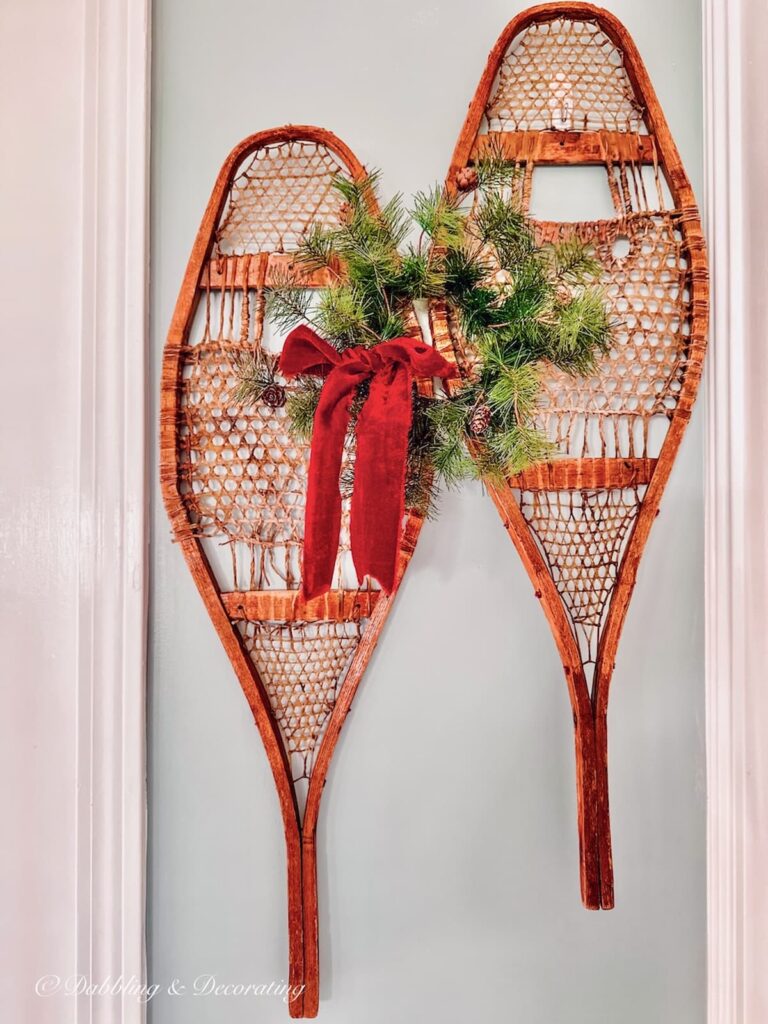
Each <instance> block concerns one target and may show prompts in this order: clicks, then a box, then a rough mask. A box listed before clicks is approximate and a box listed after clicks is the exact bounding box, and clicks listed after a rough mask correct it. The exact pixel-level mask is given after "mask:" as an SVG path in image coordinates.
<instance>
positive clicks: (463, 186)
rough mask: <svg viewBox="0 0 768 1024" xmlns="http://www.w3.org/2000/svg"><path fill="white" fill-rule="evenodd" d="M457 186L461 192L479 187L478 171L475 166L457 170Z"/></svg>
mask: <svg viewBox="0 0 768 1024" xmlns="http://www.w3.org/2000/svg"><path fill="white" fill-rule="evenodd" d="M456 188H457V189H458V190H459V192H471V191H472V189H474V188H477V171H476V170H475V168H474V167H462V168H461V169H460V170H458V171H456Z"/></svg>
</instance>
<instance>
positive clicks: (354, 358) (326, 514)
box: [280, 325, 455, 598]
mask: <svg viewBox="0 0 768 1024" xmlns="http://www.w3.org/2000/svg"><path fill="white" fill-rule="evenodd" d="M280 370H281V372H282V373H283V374H284V375H285V376H286V377H295V376H296V375H297V374H311V375H313V376H318V377H325V378H326V381H325V384H324V385H323V389H322V391H321V392H320V401H319V403H318V406H317V411H316V412H315V421H314V427H313V430H312V450H311V454H310V460H309V480H308V484H307V503H306V510H305V521H304V566H303V571H302V580H303V583H302V587H303V591H304V596H305V597H306V598H312V597H317V596H318V595H319V594H323V593H325V591H327V590H329V589H330V586H331V583H332V581H333V567H334V565H335V562H336V553H337V551H338V547H339V531H340V529H341V493H340V491H339V474H340V472H341V460H342V455H343V451H344V439H345V437H346V435H347V430H348V427H349V418H350V412H351V408H352V402H353V400H354V398H355V394H356V391H357V387H358V385H359V384H361V383H362V382H363V381H365V380H370V382H371V385H370V390H369V393H368V398H367V400H366V402H365V404H364V405H363V408H362V409H361V411H360V414H359V416H358V418H357V427H356V437H357V447H356V460H355V482H354V488H353V493H352V507H351V517H350V539H351V548H352V560H353V562H354V565H355V570H356V572H357V575H358V578H359V579H360V580H361V581H362V579H363V577H364V576H366V575H368V576H372V577H373V578H375V579H377V580H378V581H379V583H380V584H381V587H382V589H383V590H384V591H386V593H391V591H392V588H393V586H394V582H395V572H396V568H397V555H398V551H399V548H400V533H401V530H402V525H403V515H404V512H405V493H404V492H405V470H406V458H407V454H408V432H409V431H410V427H411V416H412V394H411V388H412V384H413V378H414V376H418V377H443V378H447V377H452V376H454V375H455V370H454V368H453V367H452V366H451V365H450V363H448V362H446V360H445V359H443V357H442V356H441V355H440V354H439V353H438V352H436V351H435V349H433V348H430V346H429V345H426V344H425V343H424V342H423V341H417V340H416V339H414V338H395V339H394V340H393V341H385V342H382V343H381V344H379V345H376V346H375V347H374V348H361V347H360V348H349V349H346V350H345V351H344V352H338V351H337V350H336V349H335V348H332V347H331V345H329V344H328V342H326V341H324V340H323V339H322V338H321V337H320V336H319V335H318V334H316V333H315V331H313V330H312V329H311V328H310V327H305V326H303V325H302V326H300V327H296V328H295V329H294V330H292V331H291V333H290V334H289V335H288V337H287V338H286V339H285V345H284V346H283V351H282V354H281V356H280Z"/></svg>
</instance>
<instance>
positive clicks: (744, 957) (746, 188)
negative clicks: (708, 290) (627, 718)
mask: <svg viewBox="0 0 768 1024" xmlns="http://www.w3.org/2000/svg"><path fill="white" fill-rule="evenodd" d="M759 6H760V5H753V4H750V3H749V0H728V2H725V0H705V2H704V111H705V140H706V141H705V170H706V212H707V226H708V234H709V240H710V251H711V254H712V326H711V331H712V345H711V350H710V355H709V359H708V365H707V383H708V396H707V479H706V637H707V640H706V643H707V650H706V662H707V681H706V708H707V793H708V813H707V861H708V866H707V915H708V965H707V966H708V999H707V1004H708V1021H709V1024H763V1022H764V1021H765V1020H766V1019H768V975H767V974H766V972H765V962H766V960H768V924H767V923H766V920H765V915H766V913H767V912H768V898H767V896H766V891H767V890H768V884H767V883H768V878H766V867H765V865H766V864H768V849H767V848H766V835H767V834H768V830H767V829H766V822H768V791H767V789H766V781H765V780H766V774H767V773H768V765H767V764H766V758H765V754H764V753H761V747H762V745H763V744H764V737H765V736H766V735H767V734H768V697H767V696H766V692H765V682H764V677H765V664H766V660H767V659H768V641H767V640H766V626H765V623H766V621H768V571H767V569H766V566H768V557H766V541H765V518H764V517H765V509H766V499H768V474H767V473H766V470H765V454H764V453H765V444H766V438H767V435H768V430H767V429H766V426H765V424H764V413H763V411H762V409H763V407H764V393H765V386H766V384H765V380H766V375H765V358H764V357H763V356H761V350H762V349H763V348H764V347H765V340H764V317H765V311H766V310H765V298H764V296H765V292H766V283H765V280H764V279H763V280H761V276H762V275H764V267H765V264H766V245H765V237H766V236H765V232H764V228H765V226H766V221H767V220H768V213H767V212H766V210H765V207H766V204H765V196H764V189H763V188H762V185H761V183H758V181H757V180H756V179H751V176H750V173H749V171H750V167H752V166H755V167H760V166H763V167H764V166H765V164H764V161H765V159H766V156H767V155H768V146H766V144H765V142H764V141H763V139H764V132H765V121H766V117H765V115H762V114H761V113H760V106H761V104H762V97H763V96H764V92H765V88H766V86H768V81H766V64H765V50H764V47H763V51H762V55H761V54H760V40H761V39H764V38H765V34H764V33H765V29H766V28H768V14H766V13H762V14H761V13H760V11H759V10H758V9H757V8H758V7H759ZM761 19H762V21H763V26H762V28H761V26H760V25H759V24H758V23H757V22H759V21H760V20H761ZM747 30H749V31H748V33H747ZM753 48H754V49H753ZM753 77H757V78H758V79H761V80H762V81H761V93H760V95H759V96H757V95H755V93H754V88H753V85H754V83H751V82H750V80H751V78H753ZM756 119H757V122H758V123H756ZM760 120H762V121H763V128H762V132H763V134H762V135H761V125H760V123H759V121H760ZM758 177H759V176H758ZM761 219H762V229H760V228H755V223H756V222H760V221H761ZM750 275H754V277H753V279H751V277H750Z"/></svg>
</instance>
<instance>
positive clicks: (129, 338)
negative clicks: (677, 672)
mask: <svg viewBox="0 0 768 1024" xmlns="http://www.w3.org/2000/svg"><path fill="white" fill-rule="evenodd" d="M757 7H758V4H757V3H752V2H750V0H703V9H704V40H703V45H704V80H705V94H704V96H705V121H706V147H705V169H706V198H705V206H706V220H707V227H708V237H709V243H710V255H711V265H712V279H713V286H712V298H713V304H712V314H713V315H712V345H711V349H710V353H709V356H708V362H707V382H708V401H707V441H708V443H707V488H706V521H707V527H706V581H707V582H706V632H707V684H706V708H707V787H708V814H707V856H708V884H707V893H708V895H707V898H708V951H709V953H708V978H709V980H708V1008H709V1009H708V1018H709V1024H763V1022H764V1021H765V1020H768V972H766V971H765V970H764V965H765V963H766V962H768V920H767V919H768V884H767V883H768V878H767V877H766V875H767V873H768V869H766V866H765V865H766V864H768V848H766V835H765V832H766V824H765V823H766V821H768V815H767V814H766V806H765V803H766V796H765V792H766V783H765V777H766V759H765V758H764V757H763V760H762V763H761V761H760V753H759V738H760V737H761V736H762V737H764V736H768V688H764V687H763V685H762V684H763V674H764V671H765V665H766V663H768V657H767V656H766V655H768V644H767V643H766V635H767V634H768V593H767V592H768V585H767V584H768V579H767V577H768V559H767V558H766V557H765V555H766V551H765V541H764V539H763V536H762V532H763V530H764V515H765V510H766V509H768V486H767V483H768V472H766V470H765V465H766V460H765V455H764V453H765V451H766V447H767V445H766V442H768V436H766V435H767V434H768V431H767V430H766V427H765V426H764V425H763V424H762V421H761V419H760V416H759V410H760V402H761V399H762V397H763V392H764V391H765V390H766V385H767V384H768V377H766V375H765V374H763V380H762V386H761V382H760V374H759V373H758V372H757V371H758V370H760V369H763V370H764V369H765V367H764V362H763V360H762V359H761V357H760V354H759V348H760V346H761V345H762V336H761V332H760V330H759V324H760V319H759V318H760V316H765V315H766V313H768V310H766V309H765V304H766V299H765V293H768V281H765V282H764V283H763V284H762V287H760V282H757V283H756V285H755V287H750V284H751V282H750V278H749V271H750V268H751V267H755V266H760V265H764V264H765V241H764V239H765V237H766V233H768V225H766V232H764V233H763V234H762V237H761V236H760V233H759V232H750V231H749V230H748V227H749V223H748V221H747V211H749V217H750V218H754V217H755V216H756V213H759V212H760V206H759V203H760V202H762V203H763V206H765V205H766V204H765V202H764V200H763V198H762V196H761V194H760V192H759V190H758V188H757V185H758V182H754V181H753V179H750V177H749V174H748V167H747V165H746V163H745V160H746V144H747V139H749V145H750V153H751V155H754V149H753V148H752V147H753V146H755V145H757V144H759V143H757V142H756V141H755V140H756V138H757V137H758V136H759V134H760V132H759V131H757V130H756V129H757V125H756V123H755V121H754V119H752V120H751V121H750V122H749V123H750V127H751V129H753V131H752V132H750V134H748V135H747V134H746V133H745V131H744V126H745V125H746V123H747V121H746V120H745V118H746V116H747V111H748V110H750V108H754V110H752V114H755V113H759V102H760V100H761V97H762V96H764V95H765V94H766V92H768V60H767V59H766V55H765V54H763V55H760V54H759V53H758V52H757V46H758V43H757V42H756V40H758V39H759V38H765V37H766V35H768V32H766V31H763V32H762V33H761V32H760V31H756V25H755V19H756V18H759V17H761V16H763V15H761V14H760V12H759V11H756V10H754V9H753V8H757ZM149 8H150V0H83V10H84V25H83V31H84V40H85V47H84V52H85V73H84V83H83V85H84V89H83V96H84V110H83V165H82V169H83V237H82V268H83V273H82V358H81V365H82V376H81V385H82V394H81V409H82V419H81V432H80V438H81V440H80V464H79V482H80V523H81V537H80V559H81V563H80V564H81V573H80V579H81V589H80V603H79V622H80V627H79V644H80V647H79V668H78V791H79V798H78V812H77V836H78V862H77V920H78V928H77V956H78V973H81V974H84V975H86V976H89V977H92V978H103V977H106V976H108V975H111V976H112V977H117V976H119V975H120V974H122V975H123V976H124V977H126V978H127V977H130V976H131V975H136V976H137V977H142V976H143V973H144V929H145V858H146V797H145V720H144V719H145V705H144V681H145V669H146V654H145V651H146V603H147V557H146V556H147V543H148V517H147V502H148V486H147V480H148V474H149V473H150V472H154V459H153V458H152V457H151V455H150V454H149V453H148V451H147V444H146V436H147V434H146V415H147V406H148V400H147V388H148V381H149V376H148V361H147V331H146V326H147V267H148V260H149V235H148V231H147V196H148V177H149V174H148V160H147V154H148V139H149V105H148V82H149V66H150V33H149ZM747 13H749V17H750V22H749V25H747V22H746V14H747ZM765 20H766V22H767V23H768V16H765ZM747 27H748V28H749V32H748V33H746V34H745V32H744V30H745V28H747ZM764 28H765V29H768V24H766V25H765V26H764ZM752 48H754V49H755V52H754V53H752V52H751V50H752ZM752 58H754V60H752V63H751V64H750V60H751V59H752ZM755 75H759V76H761V77H762V80H763V86H762V89H760V90H755V89H754V88H752V87H753V86H754V85H755V82H754V81H753V82H752V84H751V86H748V78H749V76H753V77H754V76H755ZM752 96H756V97H757V100H756V101H754V102H752V103H750V100H751V97H752ZM763 120H764V122H765V115H763ZM762 137H763V139H765V138H766V137H768V130H766V127H765V126H764V127H763V130H762ZM763 149H764V154H765V159H766V160H768V145H765V144H763ZM764 166H766V164H765V163H763V167H764ZM762 220H763V222H765V220H766V215H765V214H762ZM761 254H762V264H760V263H756V257H757V258H760V257H761ZM757 468H760V469H762V474H761V476H762V478H755V477H754V475H750V474H754V471H755V469H757ZM761 519H762V521H761ZM748 567H751V569H752V573H751V574H750V573H749V572H748ZM758 570H759V572H758ZM761 691H763V692H764V693H765V696H763V695H762V694H761ZM761 772H762V777H761ZM761 829H762V834H761ZM761 853H762V858H761V856H760V854H761ZM78 1009H79V1013H78V1019H79V1020H80V1019H82V1021H86V1020H87V1021H89V1024H102V1022H103V1024H108V1022H112V1021H115V1022H117V1021H118V1020H119V1021H121V1022H122V1024H140V1022H141V1020H142V1019H143V1010H142V1007H141V1006H140V1005H138V1004H137V1002H136V1000H135V999H130V998H126V999H125V1000H124V1001H123V1002H122V1005H118V1003H117V1001H115V1000H98V999H94V1000H89V999H88V997H85V996H84V997H83V998H82V1003H81V1005H80V1006H79V1008H78ZM81 1015H82V1016H81Z"/></svg>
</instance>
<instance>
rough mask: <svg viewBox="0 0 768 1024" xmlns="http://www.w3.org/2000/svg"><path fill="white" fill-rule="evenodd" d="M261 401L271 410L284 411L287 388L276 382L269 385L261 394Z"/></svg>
mask: <svg viewBox="0 0 768 1024" xmlns="http://www.w3.org/2000/svg"><path fill="white" fill-rule="evenodd" d="M261 400H262V402H263V403H264V405H268V406H269V408H270V409H282V407H283V406H284V405H285V401H286V394H285V388H284V387H283V385H282V384H275V383H274V382H273V383H272V384H267V386H266V387H265V388H264V390H263V391H262V392H261Z"/></svg>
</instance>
